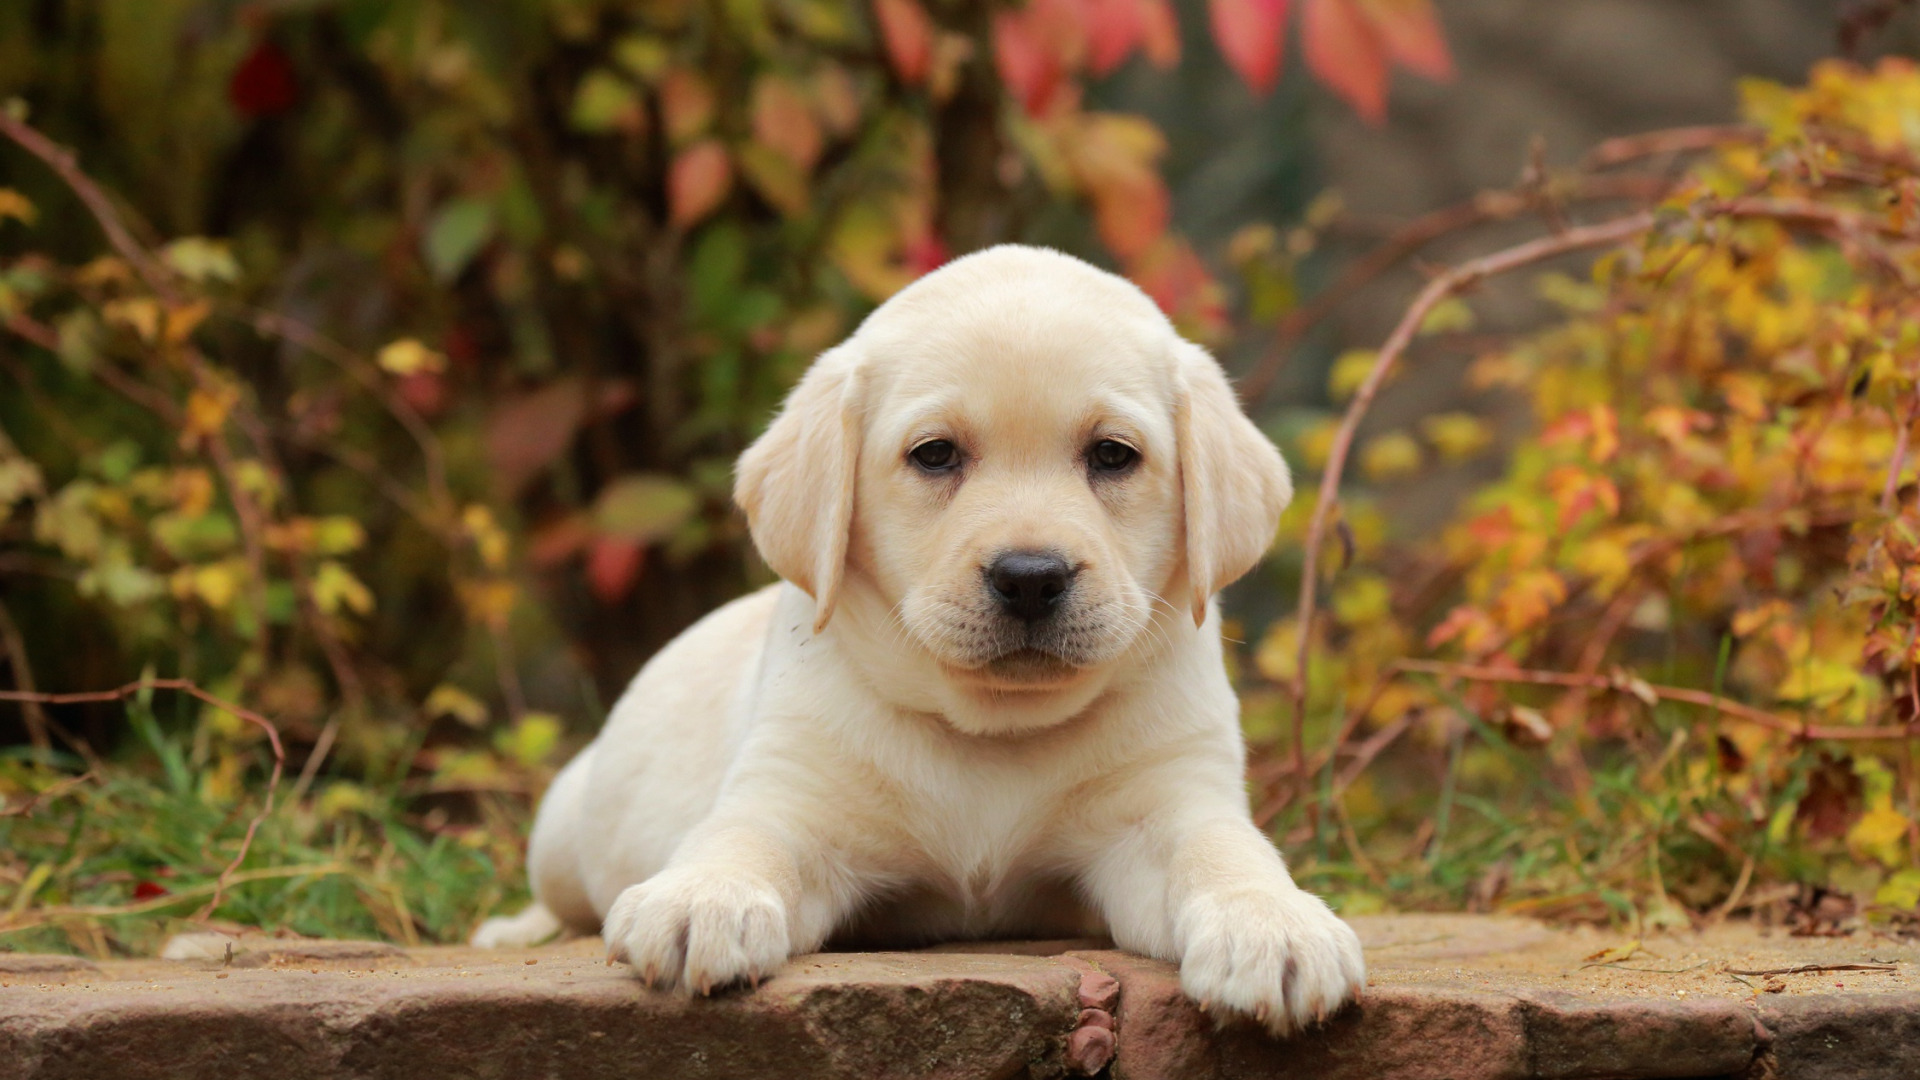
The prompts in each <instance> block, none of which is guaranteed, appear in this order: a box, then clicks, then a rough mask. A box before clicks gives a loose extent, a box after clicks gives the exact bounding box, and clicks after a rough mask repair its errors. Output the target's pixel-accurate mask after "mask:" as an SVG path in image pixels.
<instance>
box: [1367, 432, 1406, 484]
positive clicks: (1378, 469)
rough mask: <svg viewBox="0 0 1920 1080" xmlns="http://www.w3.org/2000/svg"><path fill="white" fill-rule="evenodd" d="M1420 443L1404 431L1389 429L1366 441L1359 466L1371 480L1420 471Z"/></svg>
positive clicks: (1400, 476)
mask: <svg viewBox="0 0 1920 1080" xmlns="http://www.w3.org/2000/svg"><path fill="white" fill-rule="evenodd" d="M1420 465H1421V456H1420V444H1419V443H1417V442H1415V441H1414V439H1413V436H1411V435H1409V434H1407V433H1406V432H1404V431H1390V432H1388V433H1387V434H1385V435H1381V436H1379V437H1378V438H1375V439H1373V440H1372V441H1370V442H1368V443H1367V445H1366V448H1365V449H1364V450H1362V451H1361V452H1360V468H1361V469H1362V470H1363V471H1365V472H1366V474H1367V477H1368V478H1369V479H1372V480H1395V479H1400V478H1402V477H1406V476H1411V475H1413V474H1414V473H1417V472H1419V471H1420Z"/></svg>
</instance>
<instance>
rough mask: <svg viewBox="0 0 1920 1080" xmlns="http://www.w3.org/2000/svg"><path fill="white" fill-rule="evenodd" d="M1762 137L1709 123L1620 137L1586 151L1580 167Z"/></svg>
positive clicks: (1745, 128)
mask: <svg viewBox="0 0 1920 1080" xmlns="http://www.w3.org/2000/svg"><path fill="white" fill-rule="evenodd" d="M1765 136H1766V132H1765V131H1763V130H1761V129H1760V128H1757V127H1753V126H1751V125H1747V124H1708V125H1704V126H1701V127H1683V128H1668V129H1667V130H1665V131H1649V132H1645V133H1643V134H1639V135H1621V136H1619V137H1617V138H1612V139H1608V140H1607V141H1605V142H1603V143H1601V144H1600V145H1598V146H1596V147H1594V148H1593V149H1592V150H1589V151H1587V155H1586V157H1584V158H1582V159H1580V167H1581V168H1582V169H1589V170H1590V169H1608V168H1612V167H1613V166H1615V165H1624V164H1626V163H1627V162H1629V161H1641V160H1644V159H1646V158H1650V157H1660V156H1662V155H1664V154H1685V153H1692V152H1696V151H1701V150H1712V149H1714V148H1716V147H1721V146H1726V145H1727V144H1729V143H1743V142H1756V141H1758V140H1760V139H1762V138H1764V137H1765Z"/></svg>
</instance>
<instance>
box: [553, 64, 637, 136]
mask: <svg viewBox="0 0 1920 1080" xmlns="http://www.w3.org/2000/svg"><path fill="white" fill-rule="evenodd" d="M645 115H646V114H645V113H643V112H642V111H641V109H640V95H639V93H638V92H636V91H635V90H634V87H633V84H632V83H630V82H628V81H627V80H625V79H623V78H621V77H620V76H618V75H616V74H614V73H613V72H611V71H608V70H607V69H606V68H594V69H593V70H592V71H589V72H587V76H586V78H584V79H581V80H580V87H579V89H577V90H575V91H574V94H573V108H572V110H570V111H569V112H568V114H567V121H568V122H569V123H571V124H572V125H573V127H574V130H576V131H584V132H586V133H588V134H590V135H597V134H602V133H604V132H608V131H614V130H625V131H633V130H636V129H637V128H638V127H639V126H640V123H641V121H642V119H643V117H644V116H645Z"/></svg>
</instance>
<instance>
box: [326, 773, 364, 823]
mask: <svg viewBox="0 0 1920 1080" xmlns="http://www.w3.org/2000/svg"><path fill="white" fill-rule="evenodd" d="M375 806H376V803H375V801H374V798H373V796H372V795H371V794H369V793H368V791H367V789H366V788H363V787H361V786H360V785H358V784H350V783H347V782H345V781H340V782H338V783H333V784H329V785H327V789H326V790H325V791H323V792H321V793H320V797H319V798H318V799H315V800H314V802H313V812H314V816H315V817H318V818H319V819H320V820H321V821H332V820H333V819H335V818H338V817H344V816H346V815H347V814H361V813H370V812H371V811H373V810H374V809H375Z"/></svg>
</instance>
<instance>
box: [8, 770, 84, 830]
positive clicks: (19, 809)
mask: <svg viewBox="0 0 1920 1080" xmlns="http://www.w3.org/2000/svg"><path fill="white" fill-rule="evenodd" d="M93 778H94V773H93V771H92V770H88V771H87V772H83V773H81V774H80V775H79V776H69V777H67V778H66V779H65V780H61V781H59V782H58V783H54V784H48V785H47V786H46V787H44V788H42V789H41V790H39V791H36V792H34V793H33V797H32V798H30V799H28V800H27V801H26V802H23V803H21V804H20V805H19V806H9V807H7V808H6V809H4V810H0V818H7V817H26V816H27V815H28V814H31V813H33V811H34V809H35V808H36V807H38V806H39V805H40V804H41V803H43V802H46V801H47V800H48V799H57V798H59V797H60V796H62V795H65V794H66V793H67V792H69V791H71V790H73V789H74V788H77V787H79V786H80V785H81V784H84V783H86V782H87V781H89V780H92V779H93Z"/></svg>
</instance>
